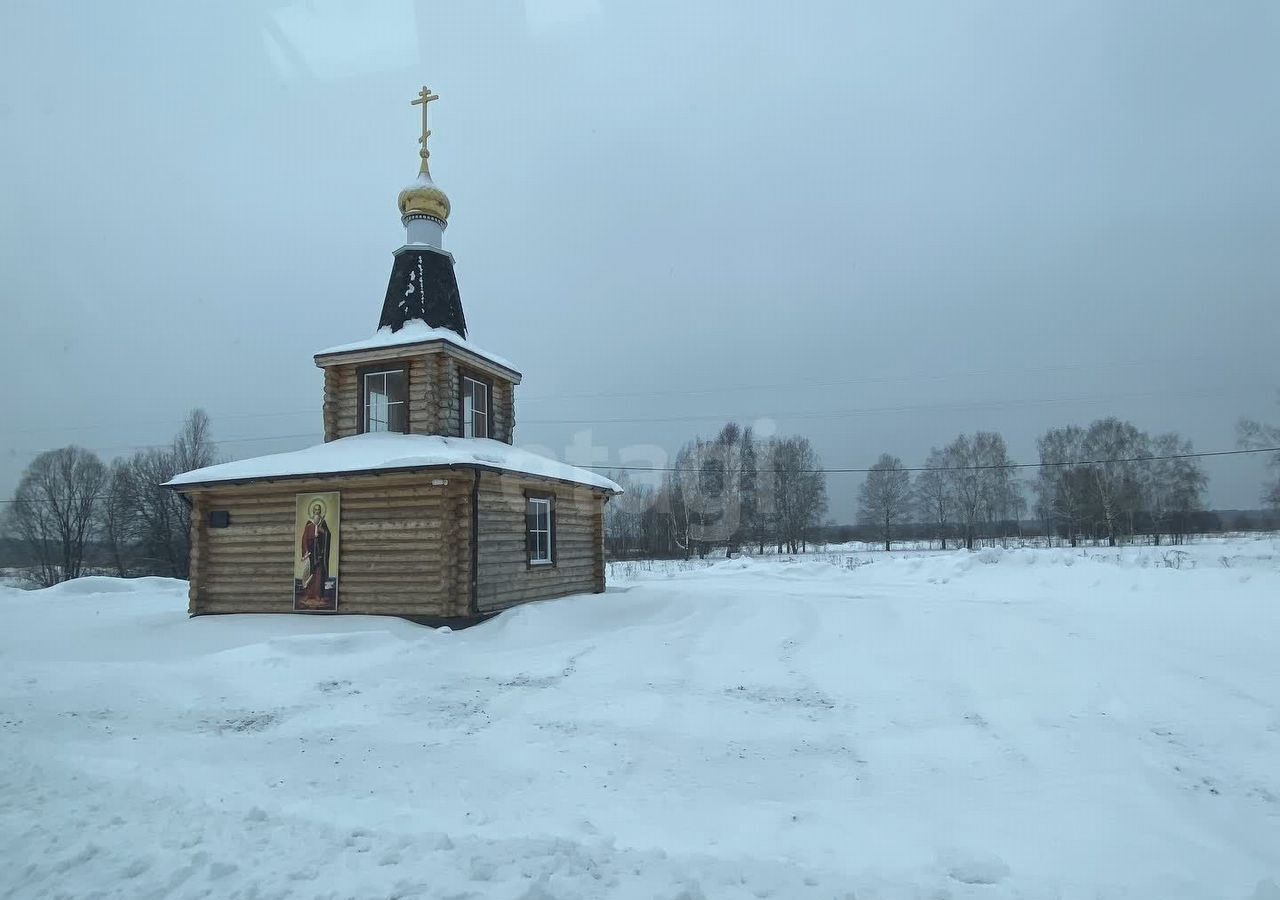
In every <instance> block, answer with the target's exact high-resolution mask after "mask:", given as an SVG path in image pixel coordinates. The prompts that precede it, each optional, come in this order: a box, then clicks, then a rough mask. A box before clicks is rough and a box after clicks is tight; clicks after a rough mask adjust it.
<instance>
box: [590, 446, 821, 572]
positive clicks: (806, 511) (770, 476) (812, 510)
mask: <svg viewBox="0 0 1280 900" xmlns="http://www.w3.org/2000/svg"><path fill="white" fill-rule="evenodd" d="M621 477H622V479H623V481H624V482H625V483H624V487H625V488H626V493H624V494H623V495H622V497H620V498H617V499H616V500H614V501H613V502H612V503H610V504H609V507H608V521H607V522H606V534H607V540H608V542H609V549H610V552H611V553H612V555H614V556H626V555H639V556H682V557H685V558H688V557H689V556H692V555H698V556H705V555H706V554H707V553H709V552H710V551H712V550H713V549H718V548H724V549H725V550H726V551H727V552H728V553H729V554H730V555H733V554H735V553H737V552H738V551H739V550H741V549H742V548H744V547H753V548H755V549H756V550H757V552H761V553H763V552H764V550H765V548H766V547H772V548H774V549H776V550H778V551H779V552H789V553H799V552H803V551H805V550H807V549H808V545H809V543H810V542H811V541H812V540H813V534H814V531H815V530H816V529H817V528H818V527H819V526H820V525H821V524H822V520H823V517H824V516H825V515H826V512H827V487H826V476H825V474H824V472H823V470H822V460H821V459H819V458H818V454H817V452H816V451H815V450H814V449H813V445H812V444H810V443H809V440H808V439H807V438H804V437H799V436H792V437H772V438H769V439H767V440H762V439H759V438H757V437H755V435H754V434H753V433H752V431H751V428H750V427H746V428H744V427H742V426H740V425H738V424H737V423H736V422H729V423H728V424H726V425H725V426H724V427H723V428H722V429H721V430H720V432H719V433H718V434H717V435H716V436H715V437H714V438H711V439H709V440H708V439H703V438H695V439H694V440H692V441H690V442H689V443H687V444H685V445H684V447H682V448H681V449H680V452H679V453H678V454H676V458H675V461H674V464H673V465H672V466H671V468H670V470H669V471H665V472H663V473H662V474H661V477H660V478H659V479H653V480H650V481H649V482H645V481H642V480H640V479H636V478H628V477H627V476H625V475H624V476H621Z"/></svg>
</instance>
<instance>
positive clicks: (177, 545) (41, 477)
mask: <svg viewBox="0 0 1280 900" xmlns="http://www.w3.org/2000/svg"><path fill="white" fill-rule="evenodd" d="M216 461H217V460H216V456H215V451H214V444H213V440H212V438H211V434H210V424H209V417H208V415H206V414H205V412H204V410H201V409H196V410H192V411H191V412H190V413H189V414H188V415H187V418H186V420H185V421H184V422H183V425H182V428H181V430H180V431H179V432H178V434H177V435H176V436H175V437H174V439H173V441H172V442H171V443H170V444H169V445H168V446H165V447H152V448H147V449H143V450H138V451H136V452H135V453H133V454H132V455H131V456H127V457H122V458H119V459H116V460H113V461H112V462H111V463H110V464H107V463H104V462H103V461H102V459H100V458H99V457H98V455H97V454H96V453H94V452H92V451H91V450H86V449H84V448H83V447H74V446H72V447H62V448H59V449H57V450H48V451H46V452H44V453H41V454H40V455H39V456H37V457H36V458H35V459H34V460H32V462H31V464H30V465H29V466H28V467H27V469H26V471H25V472H24V473H23V475H22V479H21V480H20V481H19V482H18V487H17V489H16V490H15V491H14V495H13V500H12V501H11V502H10V503H9V504H8V509H7V510H6V511H5V514H4V530H5V532H6V533H7V534H8V535H9V536H10V539H11V541H12V542H13V543H14V544H15V545H16V553H17V555H18V558H19V560H20V561H21V563H22V564H23V567H24V568H25V570H26V572H27V573H28V577H29V579H30V580H31V581H34V582H36V583H38V584H39V585H40V586H42V587H48V586H50V585H53V584H57V583H58V582H61V581H67V580H69V579H72V578H77V577H79V576H80V575H84V574H88V573H89V572H90V571H94V572H107V573H109V574H112V575H117V576H120V577H126V576H132V575H167V576H170V577H173V578H186V577H187V574H188V569H187V567H188V560H189V556H190V549H191V535H190V513H189V508H188V506H187V500H186V498H185V497H183V496H182V495H181V494H178V493H176V492H175V491H170V490H168V489H166V488H162V487H160V485H162V484H163V483H164V482H166V481H168V480H169V479H171V478H173V477H174V476H175V475H177V474H179V473H181V472H187V471H190V470H191V469H198V468H202V467H204V466H209V465H213V464H214V463H215V462H216Z"/></svg>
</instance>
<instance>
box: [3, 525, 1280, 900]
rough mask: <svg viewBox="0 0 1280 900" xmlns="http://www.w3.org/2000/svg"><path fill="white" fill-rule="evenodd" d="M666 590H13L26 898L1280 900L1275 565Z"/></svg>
mask: <svg viewBox="0 0 1280 900" xmlns="http://www.w3.org/2000/svg"><path fill="white" fill-rule="evenodd" d="M1179 552H1182V553H1184V554H1185V556H1173V557H1169V556H1167V551H1165V550H1163V549H1160V548H1147V549H1141V550H1139V549H1135V550H1118V551H1084V552H1081V551H1065V550H1051V551H1050V550H1019V551H1007V552H1002V551H983V552H980V553H973V554H968V553H963V552H961V553H947V554H924V553H922V554H898V555H889V556H886V555H885V554H865V555H859V556H858V557H857V561H858V562H860V563H861V562H863V561H864V560H871V562H870V563H869V564H859V565H852V564H851V565H848V566H846V565H841V564H837V565H832V564H831V562H836V563H840V562H841V559H842V558H847V559H853V558H854V555H853V554H850V555H847V557H841V556H840V555H835V556H832V557H831V558H830V559H829V560H828V561H814V560H812V559H809V560H805V559H801V560H797V561H788V560H783V559H772V560H734V561H730V562H722V563H719V564H716V565H711V566H708V567H707V568H705V569H704V570H702V571H692V572H679V573H675V572H665V571H662V569H661V567H658V569H657V570H656V571H654V572H652V573H648V574H644V575H642V576H640V577H638V578H636V579H634V580H632V581H628V582H626V583H615V584H614V585H613V587H612V588H611V590H610V592H609V593H607V594H605V595H603V596H585V597H573V598H567V599H564V600H559V601H552V602H545V603H541V604H536V605H532V606H527V607H522V608H519V609H516V610H513V611H512V612H510V613H507V614H504V615H503V616H500V617H499V618H497V619H495V620H493V621H491V622H489V623H486V624H484V625H482V626H479V627H476V628H473V629H469V630H467V631H464V632H456V633H450V632H448V631H444V630H441V631H433V630H430V629H426V628H421V627H418V626H415V625H411V624H409V623H406V622H403V621H400V620H397V619H378V618H359V617H354V618H332V619H327V618H316V617H291V616H276V617H270V616H263V617H250V616H225V617H207V618H200V619H194V620H190V619H187V618H186V616H185V612H184V611H185V602H186V601H185V585H184V584H182V583H181V582H173V581H167V580H164V579H144V580H139V581H134V582H121V581H117V580H114V579H100V578H95V579H83V580H81V581H77V582H73V583H71V584H68V585H62V586H60V587H58V588H54V589H50V590H48V591H34V592H22V591H17V590H12V589H0V616H2V617H3V628H2V629H0V658H2V659H3V666H2V667H0V836H2V837H3V842H2V843H0V846H3V850H2V851H0V852H2V853H3V854H4V862H5V865H4V866H3V867H0V893H5V892H8V894H7V895H10V896H21V897H42V896H49V897H52V896H59V895H62V896H86V895H91V894H93V895H101V896H120V897H137V896H149V895H151V896H162V895H164V896H168V895H172V896H263V897H266V896H273V897H286V896H297V897H314V896H326V897H328V896H337V897H346V896H356V897H387V896H398V897H510V898H549V897H555V898H575V897H579V898H588V897H592V898H594V897H635V898H641V897H644V898H648V897H671V898H674V897H686V898H695V897H708V898H710V897H779V898H791V897H823V898H830V897H852V896H856V897H859V898H863V900H865V898H872V897H874V898H920V897H950V898H979V897H981V898H1013V897H1020V898H1038V897H1046V898H1047V897H1053V898H1067V900H1070V898H1084V897H1089V898H1099V897H1100V898H1121V897H1126V898H1132V897H1160V898H1186V900H1191V898H1194V900H1203V898H1208V897H1213V898H1229V900H1236V898H1238V900H1274V898H1276V897H1277V896H1280V888H1277V887H1276V883H1277V882H1280V767H1278V766H1277V763H1276V761H1277V760H1278V759H1280V654H1277V653H1276V635H1277V634H1280V564H1278V563H1277V557H1278V556H1280V547H1277V544H1276V542H1275V541H1274V540H1264V541H1251V542H1246V541H1236V542H1232V543H1218V544H1202V545H1195V546H1192V547H1187V548H1181V549H1180V551H1179Z"/></svg>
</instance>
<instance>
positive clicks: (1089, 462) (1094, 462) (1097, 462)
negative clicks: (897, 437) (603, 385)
mask: <svg viewBox="0 0 1280 900" xmlns="http://www.w3.org/2000/svg"><path fill="white" fill-rule="evenodd" d="M1247 453H1280V447H1258V448H1255V449H1249V450H1205V451H1203V452H1200V453H1170V454H1169V455H1167V456H1122V457H1116V458H1114V459H1082V460H1066V461H1063V462H1038V463H994V464H988V465H980V466H903V467H902V468H901V469H894V471H895V472H972V471H985V470H989V469H1057V468H1062V467H1066V466H1105V465H1107V464H1109V463H1129V462H1160V461H1162V460H1167V459H1202V458H1204V457H1206V456H1242V455H1244V454H1247ZM579 468H583V469H603V470H605V471H611V472H612V471H626V472H698V471H701V470H699V469H692V468H688V467H677V466H579ZM756 471H757V472H762V473H766V474H770V473H772V474H777V473H781V472H798V473H801V474H810V475H812V474H822V475H847V474H852V473H858V472H875V471H879V470H878V469H873V468H870V467H866V468H857V467H847V468H838V469H757V470H756Z"/></svg>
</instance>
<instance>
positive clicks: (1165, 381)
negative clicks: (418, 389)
mask: <svg viewBox="0 0 1280 900" xmlns="http://www.w3.org/2000/svg"><path fill="white" fill-rule="evenodd" d="M1277 47H1280V4H1276V3H1275V2H1273V0H1262V2H1255V3H1249V2H1226V3H1190V2H1187V3H1182V2H1174V3H1170V2H1167V0H1159V2H1148V3H1141V2H1126V3H1116V2H1113V0H1102V2H1096V3H1088V2H1079V3H1062V4H1048V3H1025V2H1021V0H1019V2H1008V3H913V2H894V3H888V2H883V3H876V4H867V3H853V2H847V0H841V2H835V3H829V4H820V3H769V4H747V3H741V2H726V3H710V2H700V3H697V4H690V3H685V2H662V0H658V2H655V0H649V2H645V3H622V2H618V3H608V4H604V3H592V2H589V0H579V2H549V0H528V2H525V3H519V2H507V3H483V4H482V3H466V4H463V3H456V4H435V3H433V4H425V3H422V4H415V3H412V2H408V0H388V2H380V3H377V4H364V3H353V2H321V0H315V2H246V0H239V2H221V3H217V4H200V5H196V4H179V3H172V2H163V3H153V4H144V3H90V2H84V3H77V4H68V3H37V2H28V3H5V4H4V5H3V10H2V11H0V75H3V77H2V78H0V136H3V140H2V141H0V188H2V190H3V199H2V202H0V303H2V304H3V327H0V360H2V362H0V372H2V374H3V376H4V377H3V383H4V385H5V387H4V388H3V389H0V423H3V424H0V494H3V495H4V496H8V495H9V494H10V493H11V491H12V489H13V487H14V485H15V484H16V482H17V479H18V476H19V474H20V472H21V470H22V468H23V467H24V466H25V465H26V464H27V463H28V462H29V461H30V459H31V458H32V456H34V454H35V453H36V452H38V451H40V450H44V449H48V448H50V447H55V446H61V445H63V444H67V443H78V444H81V445H83V446H87V447H90V448H94V449H97V450H99V451H100V452H101V453H102V454H103V456H104V457H111V456H114V455H118V454H121V453H126V452H128V451H129V449H130V448H132V447H135V446H138V445H144V444H148V443H154V442H161V441H165V440H167V439H168V438H169V436H170V435H171V434H172V433H173V432H174V430H175V429H176V428H177V426H178V424H179V423H180V420H181V418H182V416H183V414H184V413H185V411H186V410H188V409H189V408H191V407H194V406H203V407H205V408H206V409H207V410H208V411H209V413H210V414H211V416H212V417H213V422H214V427H215V430H216V436H217V437H218V438H219V439H221V440H223V441H224V443H222V444H221V450H222V452H223V453H224V454H226V455H227V456H228V457H243V456H251V455H257V454H260V453H266V452H273V451H277V450H285V449H293V448H297V447H301V446H306V445H308V444H310V443H314V442H315V441H316V440H318V439H319V438H320V436H321V414H320V405H321V395H322V378H321V373H320V370H319V369H317V368H315V366H314V365H313V363H312V361H311V354H312V353H314V352H315V351H316V350H317V349H320V348H323V347H326V346H330V345H333V344H337V343H342V342H347V341H352V340H357V339H360V338H362V337H365V336H367V335H368V334H371V333H372V331H373V330H374V328H375V327H376V325H377V320H378V316H379V313H380V311H381V305H382V298H383V293H384V291H385V288H386V281H387V277H388V275H389V273H390V265H391V253H392V251H393V250H394V249H395V248H396V247H398V246H399V245H400V244H401V243H402V242H403V236H404V232H403V229H402V227H401V225H400V221H399V217H398V214H397V211H396V207H395V201H396V194H397V192H398V191H399V189H400V187H402V186H403V185H404V184H405V183H406V182H408V181H410V180H411V179H412V178H413V177H414V175H415V174H416V167H417V156H416V151H417V147H416V143H415V141H416V137H417V132H418V115H417V110H416V109H415V108H412V107H410V105H409V100H410V99H411V98H412V97H413V96H414V95H415V94H416V92H417V90H418V88H419V87H421V86H422V85H423V84H428V85H430V87H431V88H432V89H434V90H435V91H436V92H438V93H439V94H440V96H441V99H440V100H439V101H438V102H436V103H434V104H432V117H433V121H432V128H433V130H434V132H435V134H434V137H433V138H432V148H433V154H432V172H433V174H434V176H435V178H436V180H437V182H438V183H439V184H440V185H441V186H442V187H443V188H444V189H445V190H446V191H447V192H448V194H449V196H450V198H451V199H452V201H453V215H452V216H451V219H450V224H449V229H448V231H447V232H446V234H445V246H446V248H447V249H449V250H450V251H451V252H452V253H453V254H454V255H455V257H456V260H457V272H458V278H459V282H460V285H461V289H462V297H463V304H464V307H465V310H466V315H467V321H468V323H469V325H470V328H471V333H470V335H469V336H470V337H472V338H473V339H474V340H476V342H477V343H479V344H480V345H481V346H484V347H486V348H488V349H491V350H492V351H494V352H496V353H499V354H501V355H503V356H506V357H507V358H509V359H511V360H513V362H514V363H515V364H516V365H517V367H518V368H520V369H521V370H522V371H523V372H524V374H525V380H524V384H523V385H522V386H521V387H520V388H519V389H518V391H517V408H516V409H517V416H516V422H517V442H518V443H520V444H522V445H526V446H531V445H540V446H542V447H547V448H551V449H552V450H553V451H555V452H556V453H557V454H558V455H563V453H564V451H565V448H566V446H567V445H569V444H571V443H572V442H573V441H574V440H575V438H574V435H575V433H577V432H581V431H584V430H587V431H589V438H584V437H579V438H578V443H579V444H580V445H583V444H588V443H589V444H590V445H592V446H595V447H599V448H604V451H605V452H607V453H608V454H609V460H610V461H614V462H616V461H618V460H619V458H620V455H621V454H623V453H624V452H625V453H629V454H630V459H629V461H633V462H634V461H636V460H637V459H639V458H641V457H644V456H646V455H648V456H649V457H651V458H652V457H654V456H657V455H659V454H658V453H657V451H656V450H648V451H645V450H638V449H637V447H638V446H643V445H652V447H654V448H661V450H662V451H663V452H665V453H668V454H674V452H675V450H676V449H677V448H678V446H679V444H680V443H682V442H683V441H684V440H685V439H687V438H688V437H690V436H692V435H693V434H695V433H699V432H701V433H702V434H704V435H710V434H711V433H712V432H714V431H715V430H716V429H717V428H718V427H719V425H720V424H721V423H723V421H724V420H725V419H726V418H729V417H733V418H736V419H738V420H740V421H743V422H754V421H756V420H758V419H765V420H768V422H771V423H773V427H776V428H777V429H778V431H780V432H783V433H792V432H799V433H803V434H807V435H808V436H809V437H810V438H812V439H813V441H814V443H815V445H816V447H817V449H818V451H819V453H820V454H821V456H822V459H823V461H824V462H825V463H826V464H827V466H829V467H840V466H865V465H868V464H870V463H871V462H873V461H874V460H875V457H876V456H877V455H878V454H879V453H880V452H882V451H887V452H891V453H895V454H897V455H900V456H901V457H902V458H903V459H904V460H905V461H907V463H908V464H919V463H921V462H923V459H924V456H925V454H926V453H927V452H928V450H929V448H930V447H931V446H933V445H941V444H943V443H945V442H947V441H948V440H950V439H951V438H953V437H954V436H955V435H956V434H957V433H959V432H960V431H972V430H974V429H980V428H981V429H996V430H999V431H1001V432H1003V433H1004V435H1005V436H1006V438H1007V440H1008V442H1009V445H1010V449H1011V451H1012V453H1013V455H1014V457H1015V458H1016V459H1017V460H1018V461H1031V460H1033V459H1034V456H1035V438H1036V436H1037V435H1038V434H1039V433H1041V432H1042V431H1043V430H1044V429H1045V428H1047V427H1049V426H1052V425H1057V424H1066V423H1071V422H1075V423H1080V424H1087V423H1088V422H1089V421H1091V420H1092V419H1094V418H1097V417H1100V416H1104V415H1118V416H1121V417H1125V418H1129V419H1131V420H1132V421H1133V422H1134V423H1135V424H1137V425H1138V426H1139V427H1141V428H1144V429H1146V430H1149V431H1153V432H1154V431H1163V430H1170V429H1174V430H1178V431H1180V432H1182V433H1183V434H1185V435H1186V436H1187V437H1189V438H1191V439H1192V440H1193V441H1194V442H1195V445H1196V448H1197V449H1202V450H1215V449H1229V448H1231V447H1233V446H1234V443H1235V434H1234V424H1235V421H1236V419H1237V418H1238V417H1239V416H1241V415H1251V416H1257V417H1262V418H1266V419H1271V420H1275V419H1278V418H1280V406H1277V404H1276V389H1277V387H1280V366H1278V363H1277V353H1276V347H1277V336H1278V335H1280V290H1278V285H1280V164H1278V163H1277V161H1278V160H1280V52H1277ZM766 427H768V426H766ZM650 464H652V460H651V462H650ZM1207 468H1208V470H1209V472H1210V475H1211V478H1212V482H1211V495H1210V500H1211V502H1212V503H1214V504H1215V505H1218V506H1223V507H1252V506H1256V505H1257V498H1258V493H1259V484H1260V482H1261V479H1262V477H1263V467H1262V461H1261V460H1260V459H1257V458H1242V457H1235V458H1229V459H1227V460H1222V461H1216V462H1210V463H1209V464H1208V465H1207ZM858 478H859V476H849V475H844V476H832V478H831V483H830V487H831V495H832V517H833V518H834V519H836V520H839V521H849V520H851V519H852V515H853V502H852V497H853V491H854V489H855V488H856V486H857V483H858Z"/></svg>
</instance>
